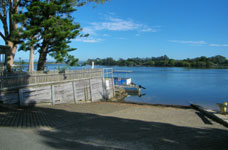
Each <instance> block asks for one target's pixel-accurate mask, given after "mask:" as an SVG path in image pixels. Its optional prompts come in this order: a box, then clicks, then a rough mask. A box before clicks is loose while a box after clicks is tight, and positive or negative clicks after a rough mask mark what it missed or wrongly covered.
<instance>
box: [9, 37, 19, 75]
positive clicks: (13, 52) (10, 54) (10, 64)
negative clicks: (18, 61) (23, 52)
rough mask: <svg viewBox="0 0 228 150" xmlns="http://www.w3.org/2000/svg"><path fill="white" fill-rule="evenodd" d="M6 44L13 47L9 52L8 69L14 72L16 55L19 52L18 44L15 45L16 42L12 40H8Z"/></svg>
mask: <svg viewBox="0 0 228 150" xmlns="http://www.w3.org/2000/svg"><path fill="white" fill-rule="evenodd" d="M6 45H7V46H9V47H10V48H11V50H10V51H9V52H8V54H7V70H8V71H9V72H12V69H13V62H14V56H15V54H16V52H17V45H14V43H13V42H11V41H6Z"/></svg>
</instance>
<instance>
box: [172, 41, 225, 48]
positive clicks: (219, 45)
mask: <svg viewBox="0 0 228 150" xmlns="http://www.w3.org/2000/svg"><path fill="white" fill-rule="evenodd" d="M169 42H172V43H180V44H194V45H207V46H211V47H228V44H210V43H207V42H205V41H181V40H169Z"/></svg>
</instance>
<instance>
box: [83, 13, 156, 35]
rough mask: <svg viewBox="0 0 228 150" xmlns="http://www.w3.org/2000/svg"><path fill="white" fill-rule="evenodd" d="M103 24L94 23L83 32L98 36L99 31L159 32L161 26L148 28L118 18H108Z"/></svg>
mask: <svg viewBox="0 0 228 150" xmlns="http://www.w3.org/2000/svg"><path fill="white" fill-rule="evenodd" d="M105 18H106V20H105V21H103V22H92V23H90V26H87V27H85V28H84V29H83V32H85V33H89V34H91V35H96V32H97V31H101V30H108V31H138V32H158V31H159V30H160V26H154V27H148V26H147V25H144V24H139V23H135V22H134V21H133V20H131V19H125V20H124V19H121V18H117V17H112V16H107V17H105Z"/></svg>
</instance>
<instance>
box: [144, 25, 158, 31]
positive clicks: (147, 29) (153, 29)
mask: <svg viewBox="0 0 228 150" xmlns="http://www.w3.org/2000/svg"><path fill="white" fill-rule="evenodd" d="M160 28H161V27H160V26H154V27H148V26H146V25H143V27H142V29H141V30H140V31H141V32H158V31H160Z"/></svg>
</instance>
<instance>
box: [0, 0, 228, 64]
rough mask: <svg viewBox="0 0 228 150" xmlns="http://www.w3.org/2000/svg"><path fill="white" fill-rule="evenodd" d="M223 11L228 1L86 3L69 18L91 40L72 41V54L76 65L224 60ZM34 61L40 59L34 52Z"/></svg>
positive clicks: (227, 13) (227, 25)
mask: <svg viewBox="0 0 228 150" xmlns="http://www.w3.org/2000/svg"><path fill="white" fill-rule="evenodd" d="M227 7H228V0H140V1H136V0H134V1H133V0H110V1H108V2H106V3H105V4H102V5H96V4H94V3H90V4H87V5H86V6H83V7H80V8H78V10H77V11H76V12H74V13H73V16H74V18H75V22H79V23H80V24H81V27H82V28H83V33H89V34H90V36H89V37H87V38H80V37H77V38H76V39H73V40H72V43H71V44H70V45H71V47H74V48H77V50H76V51H74V52H71V54H72V55H74V56H75V57H77V58H79V60H87V59H88V58H93V59H94V58H107V57H112V58H114V59H119V58H124V59H126V58H132V57H141V58H145V57H157V56H162V55H167V56H168V57H170V58H174V59H185V58H195V57H200V56H207V57H211V56H215V55H223V56H225V57H227V58H228V9H227ZM1 30H2V27H1ZM3 43H4V42H3V41H2V39H0V44H3ZM19 57H21V58H22V59H24V60H26V59H28V57H29V53H24V52H19V53H17V55H16V60H17V59H18V58H19ZM35 58H36V59H38V53H35ZM48 60H49V61H51V60H53V59H52V58H51V57H49V58H48Z"/></svg>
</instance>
